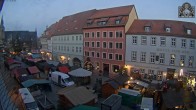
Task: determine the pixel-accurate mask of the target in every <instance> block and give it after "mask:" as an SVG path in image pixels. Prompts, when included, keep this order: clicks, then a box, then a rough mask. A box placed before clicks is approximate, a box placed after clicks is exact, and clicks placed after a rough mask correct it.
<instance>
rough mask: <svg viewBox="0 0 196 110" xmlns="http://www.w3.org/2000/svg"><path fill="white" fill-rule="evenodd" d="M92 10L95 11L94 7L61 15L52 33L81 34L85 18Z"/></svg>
mask: <svg viewBox="0 0 196 110" xmlns="http://www.w3.org/2000/svg"><path fill="white" fill-rule="evenodd" d="M94 12H96V10H95V9H94V10H89V11H84V12H80V13H76V14H73V15H70V16H65V17H63V18H62V19H61V20H59V22H58V24H57V26H56V29H55V30H56V31H55V32H54V34H53V35H66V34H82V28H83V27H84V25H85V24H86V20H87V19H88V18H89V17H90V16H91V15H92V14H93V13H94Z"/></svg>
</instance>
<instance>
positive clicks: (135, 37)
mask: <svg viewBox="0 0 196 110" xmlns="http://www.w3.org/2000/svg"><path fill="white" fill-rule="evenodd" d="M132 39H133V41H132V43H133V44H137V36H133V37H132Z"/></svg>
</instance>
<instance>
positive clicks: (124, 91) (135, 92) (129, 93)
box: [118, 88, 140, 96]
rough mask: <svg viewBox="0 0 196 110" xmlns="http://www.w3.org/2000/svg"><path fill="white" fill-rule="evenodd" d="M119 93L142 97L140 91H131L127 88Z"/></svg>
mask: <svg viewBox="0 0 196 110" xmlns="http://www.w3.org/2000/svg"><path fill="white" fill-rule="evenodd" d="M118 92H121V93H124V94H128V95H132V96H138V95H140V92H139V91H136V90H131V89H126V88H122V89H120V90H119V91H118Z"/></svg>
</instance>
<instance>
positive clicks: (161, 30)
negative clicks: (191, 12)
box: [125, 20, 196, 80]
mask: <svg viewBox="0 0 196 110" xmlns="http://www.w3.org/2000/svg"><path fill="white" fill-rule="evenodd" d="M195 43H196V24H195V23H190V22H181V21H171V20H135V21H134V22H133V24H132V26H131V27H130V29H129V31H128V32H127V33H126V57H125V65H126V67H127V69H128V74H131V73H136V72H137V73H139V74H141V76H142V78H146V79H152V80H166V79H171V78H179V76H185V75H190V74H196V47H195Z"/></svg>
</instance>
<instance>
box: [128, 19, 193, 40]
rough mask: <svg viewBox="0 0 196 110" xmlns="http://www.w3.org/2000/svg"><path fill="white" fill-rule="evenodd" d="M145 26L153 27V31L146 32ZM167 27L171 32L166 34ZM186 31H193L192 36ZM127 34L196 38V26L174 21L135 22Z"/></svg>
mask: <svg viewBox="0 0 196 110" xmlns="http://www.w3.org/2000/svg"><path fill="white" fill-rule="evenodd" d="M145 26H151V31H150V32H145V30H144V27H145ZM166 27H170V28H171V32H166V31H165V28H166ZM186 29H191V30H192V32H191V35H188V34H187V33H186ZM126 34H136V35H165V36H179V37H190V38H196V24H195V23H191V22H184V21H174V20H134V22H133V24H132V25H131V27H130V28H129V30H128V31H127V33H126Z"/></svg>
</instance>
